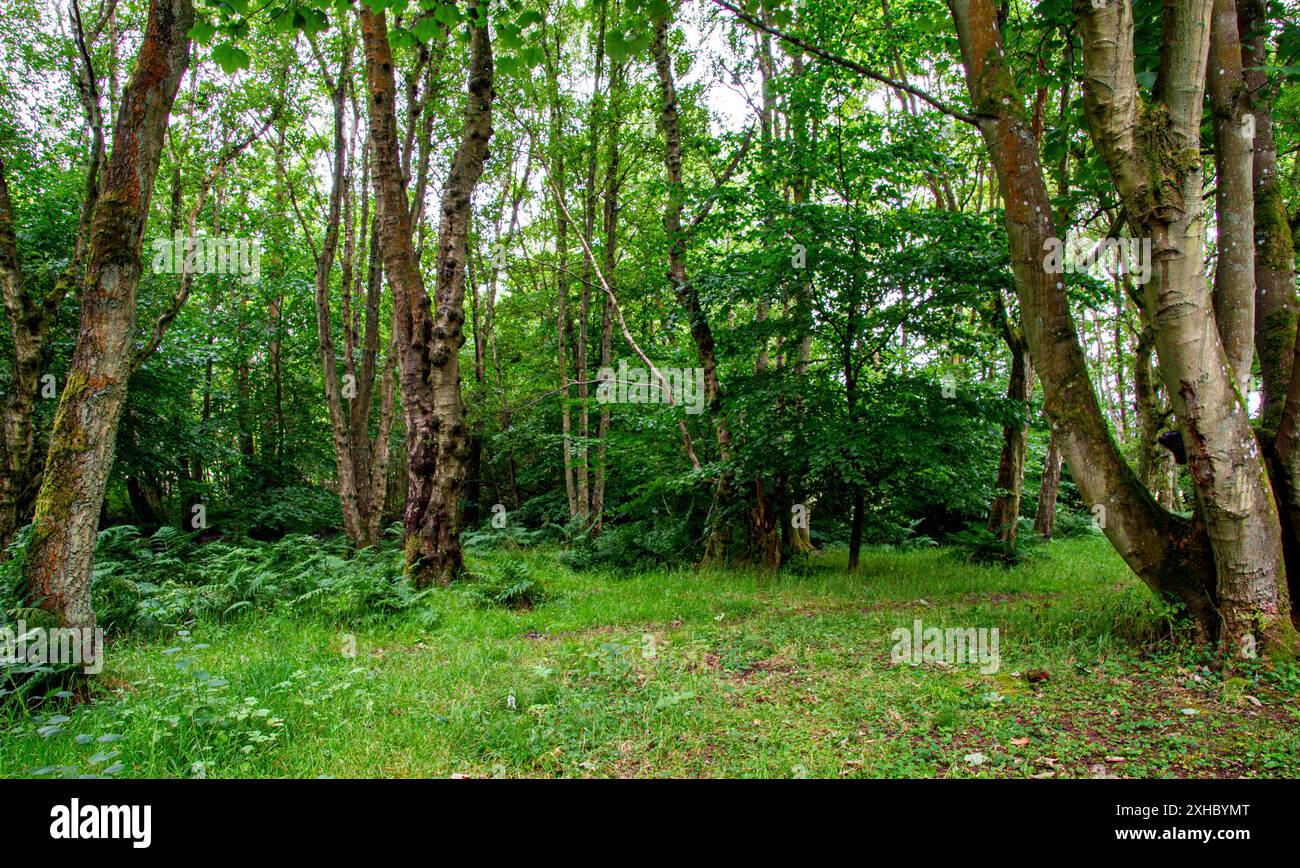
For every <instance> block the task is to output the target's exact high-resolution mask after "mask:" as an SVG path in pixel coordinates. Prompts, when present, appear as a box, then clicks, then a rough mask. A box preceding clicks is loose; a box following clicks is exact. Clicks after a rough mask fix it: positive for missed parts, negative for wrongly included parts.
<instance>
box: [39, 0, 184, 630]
mask: <svg viewBox="0 0 1300 868" xmlns="http://www.w3.org/2000/svg"><path fill="white" fill-rule="evenodd" d="M193 23H194V9H193V6H192V5H191V2H190V0H152V2H151V3H150V5H149V13H148V19H147V23H146V26H145V33H144V38H143V41H142V42H141V45H140V53H139V55H138V56H137V58H136V63H135V68H134V70H133V71H132V73H131V77H130V80H129V81H128V83H127V85H126V88H125V89H124V91H123V93H122V104H121V107H120V109H119V110H118V113H117V122H116V126H115V128H114V131H113V151H112V155H111V156H110V157H109V159H108V162H107V165H106V167H105V175H104V182H103V185H102V187H101V191H100V194H99V200H98V202H97V203H96V205H95V210H94V216H93V217H92V218H91V223H90V250H89V258H88V262H87V268H86V277H85V282H84V289H83V292H82V296H81V323H80V327H79V329H78V333H77V346H76V349H75V350H74V351H73V354H72V362H71V365H70V367H69V370H68V381H67V383H66V384H65V386H64V388H63V393H62V395H61V396H60V398H59V407H58V409H57V411H56V412H55V415H54V422H53V426H52V430H51V432H50V448H49V454H48V457H47V458H46V465H45V475H44V479H43V481H42V483H41V488H40V492H39V494H38V495H37V497H36V511H35V515H34V517H33V522H32V523H33V533H32V539H31V545H30V547H29V549H28V551H27V555H26V559H25V561H24V566H23V575H24V579H25V581H26V585H27V598H28V600H29V601H30V602H31V603H32V604H34V605H38V606H40V607H41V608H42V609H45V610H46V611H48V612H50V613H52V614H53V615H55V616H56V617H58V618H59V619H60V621H61V622H62V623H64V624H66V625H68V626H72V627H82V628H93V627H94V625H95V613H94V610H93V609H92V608H91V603H90V574H91V564H92V560H93V558H94V551H95V532H96V530H97V523H98V520H99V513H100V506H101V504H102V503H103V499H104V485H105V482H106V481H107V478H108V472H109V469H110V468H111V467H112V464H113V449H114V446H115V444H116V440H117V437H116V435H117V425H118V421H119V420H120V418H121V415H122V406H123V403H124V402H125V399H126V388H127V379H128V378H129V376H130V373H131V362H132V357H133V351H134V345H133V344H134V337H135V318H136V290H137V289H138V287H139V282H140V271H141V263H140V250H141V247H142V246H143V243H144V227H145V220H146V218H147V216H148V212H149V200H150V197H151V196H152V195H153V187H154V179H155V177H156V175H157V173H158V162H159V159H160V157H161V154H162V146H163V137H164V135H165V133H166V130H167V119H168V116H169V114H170V112H171V107H172V103H173V101H174V100H175V98H176V91H177V88H178V87H179V86H180V80H181V76H182V75H183V74H184V71H185V69H186V67H187V66H188V65H189V60H190V42H189V36H188V35H187V34H188V32H189V29H190V27H191V26H192V25H193Z"/></svg>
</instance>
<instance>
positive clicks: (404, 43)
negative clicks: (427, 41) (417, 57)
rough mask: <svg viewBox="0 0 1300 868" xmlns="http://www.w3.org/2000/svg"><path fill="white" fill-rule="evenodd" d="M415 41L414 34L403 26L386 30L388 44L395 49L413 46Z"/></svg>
mask: <svg viewBox="0 0 1300 868" xmlns="http://www.w3.org/2000/svg"><path fill="white" fill-rule="evenodd" d="M416 42H417V40H416V38H415V34H413V33H412V32H411V31H409V30H407V29H406V28H405V27H394V28H393V29H392V30H390V31H388V44H389V45H391V46H392V47H393V48H395V49H402V48H414V47H415V45H416Z"/></svg>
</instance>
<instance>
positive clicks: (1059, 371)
mask: <svg viewBox="0 0 1300 868" xmlns="http://www.w3.org/2000/svg"><path fill="white" fill-rule="evenodd" d="M949 8H950V9H951V11H952V15H953V19H954V21H955V22H956V28H957V36H958V41H959V43H960V45H961V52H962V60H963V64H964V66H965V69H966V81H967V87H968V90H969V92H970V97H971V103H972V105H973V106H975V113H976V118H977V120H978V126H979V130H980V133H981V135H982V136H983V138H984V142H985V144H986V145H987V147H988V150H989V156H990V159H991V161H992V163H993V166H994V170H995V173H996V178H997V181H998V183H999V186H1000V187H1001V188H1002V189H1004V190H1006V191H1007V195H1006V209H1005V211H1004V222H1005V227H1006V231H1007V240H1008V244H1009V248H1010V254H1011V263H1012V269H1013V272H1014V276H1015V285H1016V294H1017V296H1018V297H1019V299H1020V312H1021V322H1022V323H1023V324H1024V327H1025V338H1026V340H1027V341H1028V343H1029V351H1030V354H1031V356H1032V357H1033V360H1034V363H1035V367H1036V368H1037V370H1038V375H1039V379H1040V380H1041V382H1042V383H1043V391H1044V396H1045V398H1044V410H1045V412H1046V413H1047V417H1048V419H1049V421H1050V422H1051V424H1052V430H1053V431H1054V432H1055V433H1056V434H1057V436H1058V438H1059V439H1060V444H1061V453H1062V455H1063V456H1064V458H1065V462H1066V464H1067V465H1068V466H1069V468H1070V475H1071V477H1072V478H1073V479H1074V482H1075V484H1076V485H1078V487H1079V491H1080V492H1081V494H1082V495H1083V498H1084V500H1085V502H1086V503H1087V504H1088V505H1089V507H1090V508H1092V509H1095V510H1096V512H1094V515H1097V516H1098V517H1099V518H1101V519H1102V520H1101V524H1102V526H1103V530H1104V532H1105V534H1106V537H1107V539H1109V540H1110V542H1111V544H1112V545H1114V547H1115V549H1116V551H1117V552H1118V553H1119V554H1120V556H1121V557H1123V558H1124V561H1125V563H1127V564H1128V565H1129V567H1130V568H1131V569H1132V570H1133V571H1134V572H1135V573H1137V575H1138V576H1139V578H1141V579H1142V581H1143V582H1145V583H1146V584H1147V585H1148V586H1149V587H1151V588H1152V590H1154V591H1156V592H1157V593H1158V594H1160V595H1162V596H1166V597H1170V598H1173V599H1176V600H1178V601H1179V602H1180V603H1182V604H1183V606H1184V607H1185V608H1186V610H1187V612H1188V614H1189V616H1190V617H1191V618H1192V620H1193V622H1194V623H1195V625H1196V626H1197V629H1198V632H1199V634H1200V635H1201V637H1202V638H1205V639H1209V638H1212V637H1214V636H1215V628H1216V626H1217V617H1216V615H1215V611H1214V579H1213V568H1212V565H1211V564H1212V562H1211V559H1210V552H1209V547H1208V542H1207V540H1206V538H1205V535H1204V533H1203V531H1202V530H1201V529H1200V528H1199V527H1197V526H1195V525H1193V524H1192V523H1190V522H1188V521H1186V520H1184V519H1182V518H1180V517H1178V516H1176V515H1172V514H1170V513H1169V512H1167V511H1166V510H1163V509H1161V508H1160V507H1159V506H1158V505H1157V504H1156V502H1155V501H1154V500H1153V499H1152V497H1151V495H1150V493H1149V492H1148V491H1147V489H1146V486H1145V485H1143V484H1142V482H1141V480H1139V479H1138V478H1137V476H1136V475H1135V474H1134V473H1133V470H1132V468H1130V467H1129V466H1128V464H1127V463H1126V462H1125V461H1124V459H1123V456H1122V455H1121V454H1120V452H1119V449H1118V447H1117V446H1116V444H1115V440H1114V437H1113V436H1112V434H1111V431H1110V429H1109V428H1108V427H1107V425H1106V422H1105V420H1104V418H1103V416H1102V412H1101V408H1100V406H1099V405H1098V403H1097V395H1096V392H1095V391H1094V389H1093V385H1092V382H1091V381H1090V379H1089V377H1088V368H1087V363H1086V361H1085V357H1084V354H1083V349H1082V347H1081V346H1080V344H1079V332H1078V328H1077V326H1076V324H1075V322H1074V319H1073V316H1072V314H1071V312H1070V305H1069V301H1068V299H1067V297H1066V294H1065V290H1064V282H1063V280H1062V279H1061V278H1060V275H1058V274H1054V273H1051V272H1049V270H1048V269H1047V267H1046V264H1045V262H1044V251H1045V250H1047V249H1049V247H1050V245H1051V242H1052V241H1053V240H1055V239H1057V238H1058V236H1057V235H1056V234H1055V230H1054V228H1053V226H1052V216H1051V215H1052V208H1051V199H1050V198H1049V196H1048V194H1047V186H1046V184H1045V182H1044V180H1043V171H1042V164H1041V161H1040V159H1039V154H1038V147H1037V143H1036V141H1035V139H1034V135H1033V132H1032V130H1031V129H1030V125H1029V120H1028V117H1027V115H1026V113H1025V110H1024V98H1023V97H1022V96H1021V95H1020V93H1019V92H1018V90H1017V88H1016V86H1015V84H1014V82H1013V80H1012V77H1011V72H1010V70H1009V68H1008V66H1007V62H1006V60H1005V59H1004V54H1003V49H1002V44H1001V42H1002V40H1001V34H1000V32H999V28H998V20H997V9H996V7H995V6H994V5H993V3H992V2H991V0H950V3H949Z"/></svg>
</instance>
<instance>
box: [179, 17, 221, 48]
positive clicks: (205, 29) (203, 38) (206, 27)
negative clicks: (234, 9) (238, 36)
mask: <svg viewBox="0 0 1300 868" xmlns="http://www.w3.org/2000/svg"><path fill="white" fill-rule="evenodd" d="M216 32H217V27H216V25H215V24H209V23H208V22H206V21H195V22H194V26H193V27H191V28H190V32H189V33H187V34H186V36H188V37H189V38H190V39H193V40H194V41H195V42H197V43H199V44H201V45H207V44H208V40H209V39H211V38H212V36H213V34H215V33H216Z"/></svg>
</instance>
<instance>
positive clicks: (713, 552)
mask: <svg viewBox="0 0 1300 868" xmlns="http://www.w3.org/2000/svg"><path fill="white" fill-rule="evenodd" d="M669 19H670V16H668V15H665V16H663V17H661V18H660V19H659V20H658V21H657V22H655V35H654V42H653V47H652V53H653V56H654V63H655V72H656V74H657V76H658V79H659V96H660V125H661V127H662V129H663V134H664V165H665V168H666V170H667V175H668V203H667V205H666V206H665V208H664V217H663V222H664V231H665V233H666V234H667V236H668V279H669V280H670V281H671V282H672V284H673V287H674V288H675V289H676V291H677V299H678V301H679V302H680V304H681V306H682V310H683V311H684V312H685V313H686V318H687V321H688V323H689V324H690V330H691V339H692V340H693V341H694V343H695V350H696V353H697V355H698V357H699V360H700V367H701V368H702V369H703V371H704V400H705V403H706V404H707V405H708V408H709V415H710V417H711V418H712V421H713V431H714V436H715V437H716V438H717V443H718V458H719V461H720V462H721V463H722V464H723V465H724V468H723V470H722V472H721V473H720V475H719V476H718V482H717V488H716V496H715V505H714V518H713V524H712V527H711V528H710V530H709V536H708V540H707V542H706V543H705V551H704V558H703V563H711V562H714V561H718V560H722V559H725V557H726V554H727V548H728V544H729V537H730V534H729V532H728V525H727V516H726V512H727V510H728V509H729V508H730V506H731V503H732V500H733V494H734V487H735V486H734V482H733V480H732V477H731V470H730V468H728V467H726V465H729V464H730V463H731V452H732V445H731V427H730V424H729V422H728V420H727V415H726V412H725V410H724V407H723V399H722V387H721V383H720V380H719V377H718V360H717V353H716V349H715V344H714V341H713V331H712V329H711V328H710V327H709V321H708V317H707V316H706V315H705V313H704V308H703V306H702V305H701V304H700V296H699V293H698V291H697V290H696V289H695V287H694V286H693V285H692V284H691V283H690V282H689V281H688V280H687V272H686V240H687V239H686V234H685V232H684V231H683V228H682V211H683V208H684V204H685V201H684V197H685V190H684V188H683V182H682V135H681V125H680V121H679V120H678V114H677V86H676V84H675V82H674V80H673V67H672V59H671V58H670V56H669V53H668V24H669Z"/></svg>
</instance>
